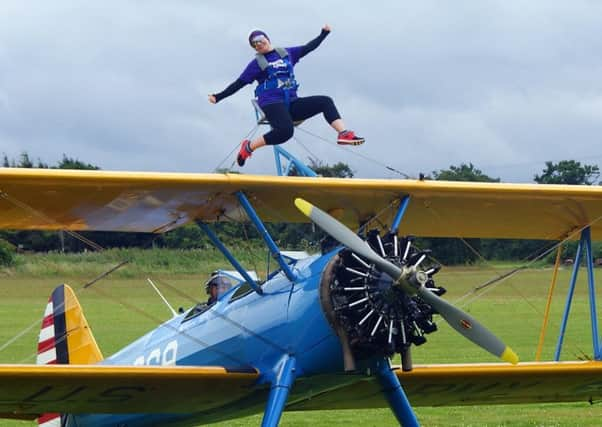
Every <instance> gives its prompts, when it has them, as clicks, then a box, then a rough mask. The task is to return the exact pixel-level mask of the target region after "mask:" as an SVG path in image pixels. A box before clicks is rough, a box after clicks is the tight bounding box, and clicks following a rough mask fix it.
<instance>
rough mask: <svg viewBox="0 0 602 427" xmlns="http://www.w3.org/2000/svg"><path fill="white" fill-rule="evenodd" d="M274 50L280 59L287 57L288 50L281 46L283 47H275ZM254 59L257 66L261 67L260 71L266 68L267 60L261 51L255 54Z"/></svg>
mask: <svg viewBox="0 0 602 427" xmlns="http://www.w3.org/2000/svg"><path fill="white" fill-rule="evenodd" d="M274 50H275V51H276V53H277V54H278V56H280V59H284V58H286V57H288V51H287V50H286V49H285V48H283V47H275V48H274ZM255 60H256V61H257V65H259V68H260V69H261V71H264V70H265V69H266V68H268V65H269V63H268V60H267V59H266V58H265V55H264V54H262V53H258V54H256V55H255Z"/></svg>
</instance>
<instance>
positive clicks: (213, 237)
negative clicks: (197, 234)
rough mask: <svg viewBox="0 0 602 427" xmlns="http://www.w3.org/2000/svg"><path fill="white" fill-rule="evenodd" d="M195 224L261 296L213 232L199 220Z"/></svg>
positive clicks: (241, 267) (247, 274)
mask: <svg viewBox="0 0 602 427" xmlns="http://www.w3.org/2000/svg"><path fill="white" fill-rule="evenodd" d="M196 224H197V225H198V226H199V228H201V230H203V231H204V232H205V233H206V234H207V236H208V237H209V239H210V240H211V242H213V244H214V245H215V247H216V248H217V249H219V251H220V252H221V253H222V254H223V255H224V256H225V257H226V259H227V260H228V261H230V264H232V267H234V268H235V269H236V271H238V272H239V273H240V275H241V276H242V278H243V279H245V281H246V282H247V283H248V284H249V285H250V286H251V287H252V288H253V290H254V291H255V292H257V293H258V294H259V295H263V291H262V290H261V288H260V287H259V285H258V284H257V282H256V281H255V280H253V278H252V277H251V276H249V273H247V270H245V269H244V268H243V266H242V265H240V263H239V262H238V261H237V260H236V258H234V255H232V253H231V252H230V251H229V250H228V248H227V247H226V246H224V244H223V243H222V242H221V240H220V239H219V237H217V235H216V234H215V233H214V232H213V230H212V229H211V228H210V227H209V226H208V225H207V224H206V223H204V222H203V221H201V220H197V221H196Z"/></svg>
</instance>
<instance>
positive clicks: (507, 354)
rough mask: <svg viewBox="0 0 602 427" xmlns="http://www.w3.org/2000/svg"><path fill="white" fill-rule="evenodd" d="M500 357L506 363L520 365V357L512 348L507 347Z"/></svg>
mask: <svg viewBox="0 0 602 427" xmlns="http://www.w3.org/2000/svg"><path fill="white" fill-rule="evenodd" d="M500 357H501V359H502V360H503V361H504V362H508V363H512V364H513V365H516V364H517V363H518V356H517V354H516V353H515V352H514V351H513V350H512V349H511V348H510V347H506V349H505V350H504V352H503V353H502V355H501V356H500Z"/></svg>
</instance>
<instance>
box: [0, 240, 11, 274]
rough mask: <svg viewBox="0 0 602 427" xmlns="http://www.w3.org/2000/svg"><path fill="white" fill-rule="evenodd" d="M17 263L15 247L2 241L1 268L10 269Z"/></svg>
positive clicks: (0, 247)
mask: <svg viewBox="0 0 602 427" xmlns="http://www.w3.org/2000/svg"><path fill="white" fill-rule="evenodd" d="M14 263H15V247H14V246H13V245H11V244H10V243H8V242H7V241H6V240H2V239H0V266H3V267H10V266H11V265H13V264H14Z"/></svg>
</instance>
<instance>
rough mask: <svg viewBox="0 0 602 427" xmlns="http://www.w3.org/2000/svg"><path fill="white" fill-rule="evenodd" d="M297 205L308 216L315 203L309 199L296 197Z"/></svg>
mask: <svg viewBox="0 0 602 427" xmlns="http://www.w3.org/2000/svg"><path fill="white" fill-rule="evenodd" d="M295 206H297V209H299V210H300V211H301V212H303V214H305V215H306V216H310V215H311V209H312V208H313V205H312V204H311V203H309V202H308V201H305V200H303V199H302V198H300V197H298V198H296V199H295Z"/></svg>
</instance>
